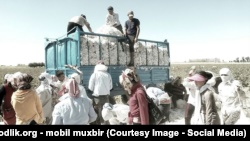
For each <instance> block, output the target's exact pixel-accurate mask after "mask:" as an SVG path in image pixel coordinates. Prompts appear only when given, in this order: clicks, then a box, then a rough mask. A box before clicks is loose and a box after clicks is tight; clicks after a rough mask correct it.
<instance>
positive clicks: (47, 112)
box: [36, 72, 53, 124]
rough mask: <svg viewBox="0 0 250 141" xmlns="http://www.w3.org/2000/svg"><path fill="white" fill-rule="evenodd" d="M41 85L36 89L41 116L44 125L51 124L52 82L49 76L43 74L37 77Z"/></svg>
mask: <svg viewBox="0 0 250 141" xmlns="http://www.w3.org/2000/svg"><path fill="white" fill-rule="evenodd" d="M38 78H39V80H40V82H41V84H40V86H39V87H38V88H37V89H36V92H37V94H38V96H39V98H40V100H41V102H42V106H43V114H44V118H45V124H51V121H52V110H53V107H52V94H53V93H52V87H51V86H50V83H51V82H52V79H51V76H50V74H48V73H46V72H43V73H41V75H40V76H39V77H38Z"/></svg>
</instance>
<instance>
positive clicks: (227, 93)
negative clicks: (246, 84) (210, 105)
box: [218, 68, 245, 125]
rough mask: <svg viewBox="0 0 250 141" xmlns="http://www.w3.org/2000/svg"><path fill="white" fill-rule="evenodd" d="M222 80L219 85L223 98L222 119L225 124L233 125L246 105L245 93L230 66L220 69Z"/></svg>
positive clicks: (220, 95)
mask: <svg viewBox="0 0 250 141" xmlns="http://www.w3.org/2000/svg"><path fill="white" fill-rule="evenodd" d="M220 77H221V80H222V82H221V83H220V84H219V86H218V90H219V97H220V100H221V102H222V103H221V104H222V105H221V114H222V121H223V124H225V125H233V124H235V123H236V122H237V121H238V120H239V119H240V115H241V108H242V107H243V106H244V105H245V103H244V99H241V98H243V97H245V93H244V91H243V90H242V85H241V83H240V81H238V80H235V79H234V77H233V74H232V72H231V71H230V70H229V69H228V68H222V69H221V70H220Z"/></svg>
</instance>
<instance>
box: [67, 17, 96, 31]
mask: <svg viewBox="0 0 250 141" xmlns="http://www.w3.org/2000/svg"><path fill="white" fill-rule="evenodd" d="M84 25H85V26H86V27H87V28H88V30H89V32H91V33H93V31H92V28H91V27H90V24H89V22H88V21H87V19H86V16H85V15H83V14H82V15H81V16H74V17H72V18H71V19H70V20H69V23H68V28H67V35H69V34H70V33H74V32H75V31H76V28H75V27H78V28H79V29H80V30H81V31H84V30H83V26H84Z"/></svg>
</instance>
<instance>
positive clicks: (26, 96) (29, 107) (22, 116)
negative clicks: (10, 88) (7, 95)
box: [11, 73, 44, 125]
mask: <svg viewBox="0 0 250 141" xmlns="http://www.w3.org/2000/svg"><path fill="white" fill-rule="evenodd" d="M13 78H14V79H13V80H14V81H13V84H14V86H15V87H17V91H15V92H14V93H13V95H12V97H11V104H12V105H13V108H14V110H15V111H16V124H17V125H22V124H29V123H30V122H31V121H33V120H34V121H35V122H36V123H38V124H42V123H43V120H44V118H43V109H42V103H41V100H40V99H39V97H38V95H37V93H36V91H35V90H33V88H32V87H31V81H32V80H33V77H32V76H31V75H29V74H26V73H15V74H14V75H13Z"/></svg>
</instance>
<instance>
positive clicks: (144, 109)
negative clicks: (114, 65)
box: [119, 68, 149, 125]
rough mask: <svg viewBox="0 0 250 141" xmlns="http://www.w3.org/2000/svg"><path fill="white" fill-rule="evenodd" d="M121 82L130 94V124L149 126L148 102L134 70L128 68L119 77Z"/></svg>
mask: <svg viewBox="0 0 250 141" xmlns="http://www.w3.org/2000/svg"><path fill="white" fill-rule="evenodd" d="M119 82H120V84H121V85H122V86H123V88H124V90H125V91H127V92H128V94H129V101H128V105H129V124H132V125H149V109H148V101H147V98H146V93H145V89H144V87H143V86H142V85H141V83H140V81H139V79H138V77H137V74H136V73H135V70H134V69H129V68H127V69H126V70H125V71H123V72H122V74H121V75H120V76H119Z"/></svg>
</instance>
